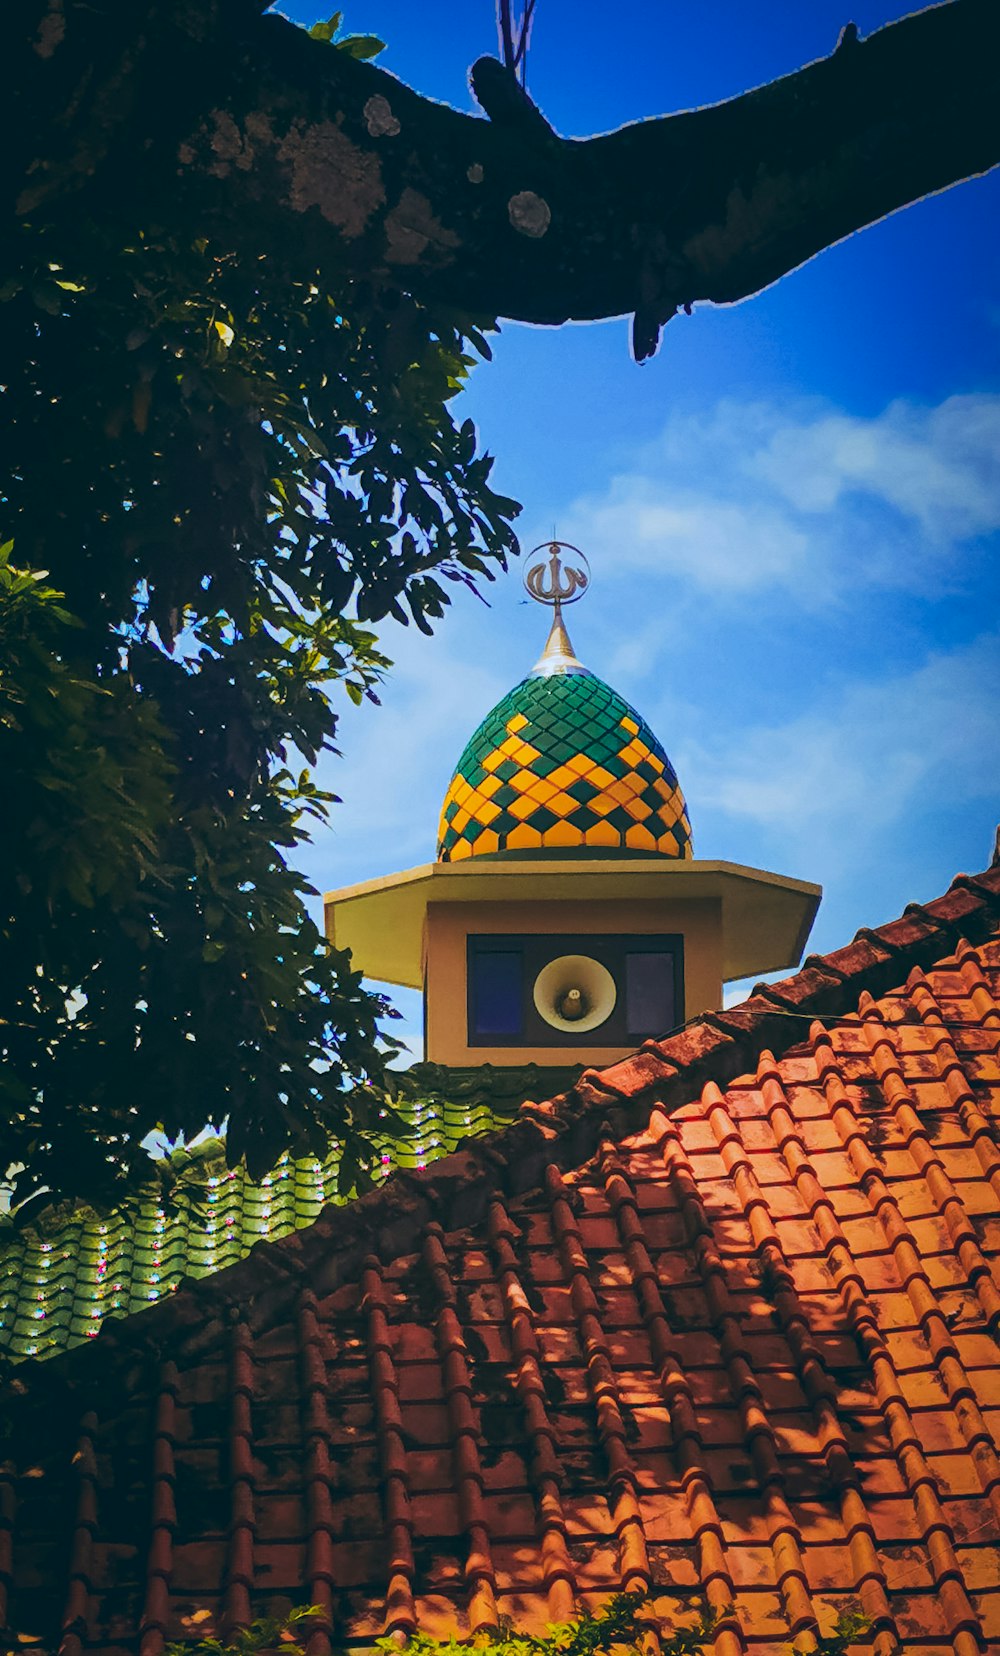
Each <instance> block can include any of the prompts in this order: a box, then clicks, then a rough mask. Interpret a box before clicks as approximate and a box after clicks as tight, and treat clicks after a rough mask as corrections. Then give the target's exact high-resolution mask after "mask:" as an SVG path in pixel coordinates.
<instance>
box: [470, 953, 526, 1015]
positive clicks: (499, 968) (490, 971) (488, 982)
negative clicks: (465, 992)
mask: <svg viewBox="0 0 1000 1656" xmlns="http://www.w3.org/2000/svg"><path fill="white" fill-rule="evenodd" d="M473 960H474V966H473V972H474V977H473V988H472V1008H473V1011H472V1018H473V1034H475V1035H520V1033H521V1023H522V1018H523V1010H522V1006H523V995H522V990H521V985H522V981H523V978H524V972H523V970H522V965H521V951H520V950H519V949H518V950H513V949H504V950H502V951H501V950H497V951H496V952H495V953H493V952H491V951H487V950H485V949H484V950H482V951H477V953H476V954H475V956H474V957H473Z"/></svg>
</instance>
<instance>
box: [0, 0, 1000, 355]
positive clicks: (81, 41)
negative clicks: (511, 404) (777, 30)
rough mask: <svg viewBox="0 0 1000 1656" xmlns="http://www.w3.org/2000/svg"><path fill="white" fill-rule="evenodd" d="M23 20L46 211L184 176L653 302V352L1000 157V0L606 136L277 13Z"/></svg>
mask: <svg viewBox="0 0 1000 1656" xmlns="http://www.w3.org/2000/svg"><path fill="white" fill-rule="evenodd" d="M13 11H14V13H15V14H16V21H14V23H13V28H12V20H11V18H10V16H9V15H8V20H7V22H5V23H4V24H3V25H0V31H2V34H3V35H7V36H8V37H11V36H12V34H13V35H16V34H18V33H19V34H20V39H19V40H15V41H14V45H15V46H16V47H20V51H19V52H18V51H17V50H15V51H14V52H12V53H11V52H7V53H6V54H5V56H6V59H7V61H8V62H10V63H12V64H13V65H14V73H15V76H17V75H18V61H19V60H20V66H21V67H22V68H24V70H25V73H24V75H23V76H20V78H19V79H18V80H16V81H15V86H16V87H17V88H19V91H20V96H19V98H18V100H17V104H18V105H19V108H20V115H19V116H18V120H17V121H16V122H15V124H14V128H13V130H15V131H17V130H18V128H20V132H21V135H22V149H21V159H20V164H19V166H17V167H15V175H16V176H15V177H14V180H13V184H14V188H13V191H12V196H13V199H14V200H15V201H16V204H17V210H18V211H19V212H20V213H22V214H31V213H33V212H37V210H38V209H39V207H40V206H41V205H43V204H45V203H50V204H51V202H52V201H53V200H58V199H59V198H61V197H62V196H63V195H65V193H66V192H67V191H70V192H71V193H82V195H83V196H84V197H86V198H88V199H92V198H95V197H97V196H98V195H99V193H100V190H101V189H102V188H107V187H109V186H110V185H111V184H112V183H113V186H114V188H115V189H116V190H117V191H118V192H119V199H121V192H127V191H128V190H130V189H132V190H135V191H136V192H137V193H139V194H141V193H142V191H143V190H144V189H145V188H146V183H145V179H146V176H147V174H148V173H149V172H150V170H151V169H152V170H155V169H156V167H157V165H158V164H159V165H161V166H163V167H164V168H165V169H166V170H167V172H168V174H169V176H170V177H171V178H172V180H173V185H172V187H173V189H174V191H175V193H176V196H177V199H178V202H179V203H180V202H183V200H184V198H185V197H186V196H187V195H189V194H191V195H192V196H195V197H197V199H198V200H199V202H200V204H201V206H202V208H205V207H206V206H207V208H208V209H209V210H210V211H212V212H214V213H216V214H217V215H219V216H220V217H221V218H222V219H227V218H228V219H230V220H235V221H237V222H238V221H239V220H240V219H242V218H245V217H246V216H247V215H253V216H254V219H255V221H256V224H257V225H258V226H259V228H258V230H257V234H258V236H259V237H263V238H264V241H262V245H263V246H266V237H267V236H269V235H270V236H275V237H280V238H282V239H284V238H288V237H296V238H301V239H304V240H305V241H306V242H307V243H308V244H310V245H311V246H312V247H313V248H314V249H315V251H316V254H317V256H318V257H319V258H320V259H322V260H324V261H326V262H328V263H330V264H332V265H334V266H343V265H344V264H345V262H346V265H347V266H348V268H350V269H351V270H353V271H356V272H358V273H361V272H365V273H366V274H367V275H369V276H370V277H371V278H372V279H374V280H375V281H386V282H393V283H396V284H402V285H404V286H407V287H411V288H414V289H419V290H421V291H424V292H427V293H436V294H438V295H439V296H440V297H442V298H444V299H446V300H447V301H449V302H450V303H454V304H458V305H460V306H461V307H463V308H464V309H466V310H468V311H470V312H477V313H480V314H499V315H503V316H507V317H514V318H518V319H521V320H525V321H531V322H544V323H558V322H562V321H565V320H567V319H569V318H593V317H603V316H612V315H619V314H622V313H628V312H632V313H634V314H635V316H636V326H635V342H636V354H637V355H639V356H640V357H641V356H643V355H646V354H649V352H650V351H651V350H652V349H655V343H656V339H657V337H658V334H659V327H660V325H661V324H662V323H663V322H664V321H665V320H667V319H668V318H669V317H670V316H671V315H673V314H674V312H675V311H676V310H677V309H678V308H679V307H681V306H684V305H691V304H693V303H695V302H697V301H699V300H711V301H713V302H715V303H728V302H732V301H734V300H738V299H742V298H745V297H747V296H748V295H750V294H753V293H755V292H758V291H759V290H760V289H761V288H763V287H766V286H767V285H768V284H769V283H771V282H774V281H776V280H777V279H778V277H780V276H782V275H784V274H785V273H786V272H788V271H790V270H793V269H794V268H795V267H796V266H797V265H800V264H802V263H803V262H804V261H805V260H807V259H809V258H811V257H812V256H813V255H814V254H815V253H817V252H819V251H820V250H821V249H822V248H824V247H828V246H830V245H831V244H832V243H834V242H836V241H839V240H841V239H842V238H843V237H845V236H847V235H849V234H850V233H851V232H852V231H855V230H858V229H860V228H862V227H863V226H865V225H868V224H871V223H873V222H875V221H876V220H878V219H880V218H883V217H885V216H886V215H887V214H889V213H891V212H894V211H895V210H896V209H898V208H900V207H903V206H906V205H907V204H908V203H910V202H913V201H916V200H918V199H919V198H921V197H923V196H926V195H929V194H931V193H933V192H935V191H939V190H942V189H944V188H946V187H947V186H949V185H951V184H954V183H956V182H957V181H959V180H961V179H965V178H968V177H970V176H972V175H974V174H979V173H983V172H986V171H987V170H988V169H990V168H991V167H993V166H994V165H996V164H997V162H998V161H1000V120H998V117H997V108H998V105H1000V86H998V83H1000V70H998V63H1000V5H998V4H997V3H996V0H951V3H950V4H945V5H940V6H937V7H934V8H931V9H930V10H927V11H924V12H920V13H917V14H915V15H913V16H911V17H908V18H905V19H903V20H902V21H901V22H899V23H895V24H892V25H890V26H888V27H887V28H884V29H882V30H880V31H878V32H877V33H876V34H874V35H872V36H870V37H869V38H868V39H867V40H865V41H863V42H861V41H858V39H857V37H856V33H855V32H852V31H851V30H845V32H844V35H843V37H842V40H841V43H840V45H839V46H838V48H837V49H836V50H834V51H833V52H832V55H831V56H830V57H828V58H825V59H822V60H820V61H819V62H817V63H814V64H811V65H809V66H808V67H807V68H804V69H801V70H799V71H798V72H797V73H795V74H792V75H788V76H786V77H784V78H783V79H781V80H777V81H774V82H772V83H770V84H769V85H767V86H763V87H760V88H758V89H757V90H756V91H753V92H749V93H746V94H744V95H743V96H741V97H739V98H734V99H732V100H730V101H729V102H727V103H723V104H719V105H716V106H714V107H712V108H708V109H702V110H698V111H695V112H691V113H685V114H678V115H670V116H666V117H664V118H661V119H658V120H651V121H643V122H640V123H637V124H636V125H633V126H628V127H624V128H622V129H621V130H620V131H618V132H613V133H609V134H607V135H605V136H602V137H597V138H591V139H587V140H584V141H576V140H573V141H571V140H566V139H561V138H558V137H556V136H555V135H554V134H552V133H551V132H550V130H549V129H548V127H547V126H546V123H545V122H544V120H543V119H542V117H541V116H540V115H539V114H538V112H537V111H536V110H534V109H533V107H532V106H531V105H530V104H529V103H527V101H526V100H525V99H524V98H523V96H522V95H520V94H518V93H514V94H513V95H512V96H509V97H507V96H506V95H505V87H504V82H503V79H502V76H503V74H504V72H503V71H502V70H501V69H500V67H499V65H491V64H490V63H489V61H488V60H487V61H485V62H482V63H480V64H479V65H477V66H476V69H475V71H474V85H475V87H476V89H477V92H478V94H479V96H480V98H481V101H482V102H483V104H484V105H485V106H486V107H487V108H488V110H489V113H490V115H491V116H492V117H493V118H492V119H488V120H487V119H481V118H477V117H472V116H467V115H462V114H459V113H458V112H456V111H454V110H451V109H448V108H445V107H443V106H442V105H439V104H435V103H432V102H431V101H429V100H428V99H425V98H422V97H420V96H419V95H418V94H417V93H415V92H414V91H412V90H411V89H410V88H408V87H406V86H404V85H402V84H401V83H400V82H399V81H397V80H395V79H394V78H393V77H392V76H390V75H388V74H386V73H384V72H383V71H381V70H379V69H378V68H376V67H375V66H373V65H368V64H363V63H358V62H355V61H354V60H353V59H351V58H349V57H348V56H346V54H344V53H341V52H338V51H336V50H334V49H332V48H331V47H329V46H328V45H325V44H322V43H319V42H315V41H312V40H310V39H309V38H308V37H307V36H306V35H305V33H304V32H303V31H302V30H300V29H297V28H295V27H294V26H293V25H292V24H291V23H289V22H287V21H286V20H285V19H284V18H281V17H279V16H275V15H267V16H260V15H259V13H258V9H257V8H256V6H254V5H253V4H252V0H187V4H186V5H181V4H177V3H175V0H87V4H84V3H83V0H49V4H48V6H47V8H46V7H45V6H43V4H42V3H41V0H21V4H20V5H19V6H18V5H15V6H14V8H13ZM2 52H3V40H2V38H0V53H2ZM25 134H27V137H26V138H25ZM8 159H10V158H9V157H8ZM78 205H82V203H79V204H78ZM92 210H95V209H92Z"/></svg>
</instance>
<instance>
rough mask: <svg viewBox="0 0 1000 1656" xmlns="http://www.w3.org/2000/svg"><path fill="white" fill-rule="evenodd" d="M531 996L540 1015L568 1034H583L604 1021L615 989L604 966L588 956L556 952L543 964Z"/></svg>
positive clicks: (608, 1013)
mask: <svg viewBox="0 0 1000 1656" xmlns="http://www.w3.org/2000/svg"><path fill="white" fill-rule="evenodd" d="M532 998H533V1000H534V1002H535V1008H536V1010H537V1012H538V1015H539V1017H541V1018H544V1020H545V1022H546V1023H547V1024H549V1025H550V1027H551V1028H552V1029H561V1030H564V1031H565V1032H566V1034H567V1035H574V1034H580V1035H582V1034H584V1033H585V1032H586V1031H587V1030H588V1029H597V1028H599V1026H600V1025H601V1024H602V1023H606V1022H607V1020H608V1018H610V1016H611V1014H612V1012H613V1011H614V1009H615V1001H616V1000H617V999H618V991H617V989H616V988H615V980H614V978H613V977H612V976H611V973H610V972H609V971H608V969H607V967H606V966H602V965H601V963H600V961H599V960H594V959H592V958H591V956H590V955H579V954H571V955H559V956H558V957H557V959H555V960H550V961H549V963H548V965H547V966H543V967H542V969H541V971H540V972H539V974H538V976H537V977H536V979H535V983H534V987H533V989H532Z"/></svg>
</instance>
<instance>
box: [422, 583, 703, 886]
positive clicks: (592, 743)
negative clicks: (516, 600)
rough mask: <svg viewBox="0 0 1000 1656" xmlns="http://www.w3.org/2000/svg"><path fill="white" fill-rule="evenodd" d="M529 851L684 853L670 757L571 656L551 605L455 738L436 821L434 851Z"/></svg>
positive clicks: (683, 812)
mask: <svg viewBox="0 0 1000 1656" xmlns="http://www.w3.org/2000/svg"><path fill="white" fill-rule="evenodd" d="M538 851H552V852H555V853H561V854H562V855H566V854H569V855H573V854H574V853H578V852H581V851H583V852H586V851H590V852H591V853H593V854H594V855H601V856H605V857H614V856H622V855H624V856H636V855H642V856H647V857H648V856H656V855H659V856H663V857H690V856H691V855H692V850H691V825H690V823H689V821H688V814H687V807H686V806H685V804H684V796H683V794H682V793H681V790H680V787H679V786H678V782H677V777H676V775H675V773H674V769H673V766H672V765H671V763H670V760H669V759H668V758H667V756H666V754H665V753H664V751H663V748H662V747H661V746H660V744H659V742H658V741H657V739H656V737H655V736H654V735H653V732H652V731H651V730H650V728H649V726H648V725H647V724H646V721H645V720H644V719H643V718H642V717H641V716H640V715H639V714H638V713H637V712H636V711H635V709H634V708H632V707H630V706H629V704H628V702H627V701H625V700H624V699H623V697H621V696H619V695H618V693H617V691H615V690H612V689H611V687H610V685H607V684H605V683H604V682H603V680H601V679H599V678H598V677H597V676H596V674H594V673H592V672H590V671H589V669H588V668H586V667H584V666H582V665H581V663H580V662H579V661H577V659H576V657H575V656H574V654H573V650H572V645H571V644H570V642H569V639H568V637H567V636H566V632H565V628H564V627H563V625H562V621H561V619H560V617H559V615H558V614H557V615H556V620H555V623H554V625H553V628H552V632H551V634H550V637H549V642H548V644H547V645H546V648H545V652H544V654H543V655H542V658H541V660H540V661H539V662H538V665H537V666H536V667H535V668H534V670H533V671H532V673H531V674H529V676H528V677H527V678H526V679H523V680H522V682H521V683H520V684H518V685H515V687H514V689H513V690H511V691H510V692H509V694H508V695H506V696H505V697H504V698H503V700H502V701H500V702H498V703H497V705H496V707H494V709H493V711H492V712H491V713H488V714H487V715H486V718H485V719H484V720H483V722H482V724H481V725H480V726H479V729H478V730H477V731H476V733H475V735H474V736H472V737H471V738H470V740H469V741H468V742H467V743H466V746H465V749H464V751H463V753H462V757H461V758H460V759H459V761H458V766H457V768H456V771H455V774H454V776H453V777H452V780H451V784H450V786H449V788H448V792H447V794H446V795H445V800H444V805H443V807H442V810H441V824H440V828H439V830H438V850H437V854H438V860H439V861H440V862H459V861H460V860H461V859H462V858H464V857H480V856H502V855H503V854H504V853H507V854H508V855H524V854H525V853H527V854H531V853H533V852H538Z"/></svg>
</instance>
